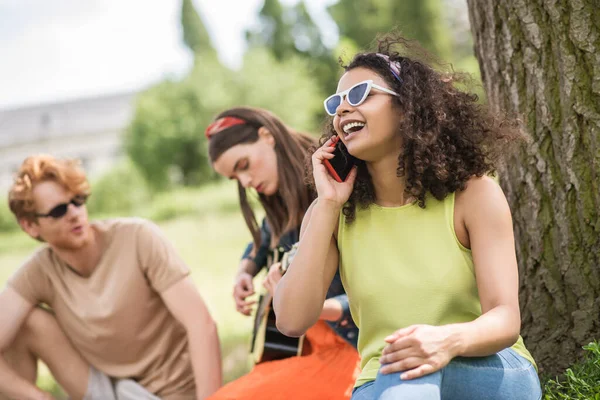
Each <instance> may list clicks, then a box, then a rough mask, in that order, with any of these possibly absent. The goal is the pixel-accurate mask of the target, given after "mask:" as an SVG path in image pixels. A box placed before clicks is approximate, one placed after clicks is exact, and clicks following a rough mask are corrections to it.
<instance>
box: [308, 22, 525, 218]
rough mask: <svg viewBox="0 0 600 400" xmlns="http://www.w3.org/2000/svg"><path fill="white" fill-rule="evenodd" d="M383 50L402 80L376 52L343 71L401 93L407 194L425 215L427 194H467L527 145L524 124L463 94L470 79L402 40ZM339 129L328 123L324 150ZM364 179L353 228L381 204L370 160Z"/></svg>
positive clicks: (401, 169) (401, 166)
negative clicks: (362, 72) (360, 72)
mask: <svg viewBox="0 0 600 400" xmlns="http://www.w3.org/2000/svg"><path fill="white" fill-rule="evenodd" d="M377 43H378V45H377V53H380V54H384V55H387V56H388V57H389V59H390V61H391V62H396V63H397V65H399V67H400V73H399V78H400V80H398V79H397V78H396V77H395V76H394V75H393V74H392V72H391V70H390V66H389V63H388V62H387V61H386V60H385V58H384V57H380V56H378V55H376V53H375V52H369V53H359V54H357V55H356V56H354V58H353V59H352V61H351V62H350V63H349V64H348V65H343V64H342V67H343V68H344V69H345V70H346V71H349V70H352V69H354V68H367V69H369V70H371V71H374V72H376V73H377V74H378V75H379V76H381V77H382V78H383V79H384V80H385V82H386V83H387V84H388V86H389V88H390V89H391V90H393V91H395V92H396V93H398V94H399V96H398V97H393V100H392V101H393V102H394V105H395V106H396V107H397V109H398V112H399V113H401V115H402V119H401V120H402V122H401V123H400V126H399V127H398V134H399V135H401V137H402V142H403V147H402V149H401V152H400V154H399V157H398V167H397V169H396V174H397V176H398V177H404V179H405V182H406V188H405V193H406V194H407V195H408V196H409V197H411V198H414V199H416V201H417V202H418V204H419V206H420V207H422V208H425V198H426V195H427V193H430V194H431V195H432V196H434V197H435V198H436V199H438V200H443V199H444V198H445V197H446V196H447V195H448V194H450V193H453V192H455V191H457V190H462V189H464V188H465V186H466V183H467V181H468V180H469V179H470V178H471V177H474V176H478V177H481V176H483V175H485V174H494V173H495V172H496V167H497V165H498V162H499V161H500V157H501V155H502V154H503V153H505V152H506V150H507V146H508V145H509V144H512V143H516V142H520V141H521V140H522V139H524V138H525V136H524V134H523V131H522V129H521V123H520V121H518V120H516V119H509V118H506V117H505V116H501V115H494V114H493V113H491V112H490V111H489V109H488V108H487V107H486V106H485V105H482V104H480V103H478V96H477V95H476V94H474V93H468V92H465V91H463V90H461V89H460V88H458V87H457V85H464V86H469V84H470V82H471V78H470V77H469V75H468V74H462V73H456V72H454V71H449V72H440V71H437V70H435V69H434V68H432V67H431V66H430V65H435V64H437V65H440V64H439V63H438V62H437V61H436V60H435V59H434V58H433V57H432V56H431V55H428V54H427V52H425V51H424V50H423V49H422V48H420V47H419V46H418V45H417V44H416V43H415V42H412V41H409V40H406V39H404V38H402V37H401V36H400V35H399V34H397V33H392V34H388V35H386V36H383V37H382V38H380V39H379V40H378V41H377ZM400 51H402V54H408V53H410V54H411V57H410V58H409V57H408V56H406V55H401V53H400ZM332 122H333V117H331V118H328V119H327V121H326V123H325V128H324V134H323V136H322V137H321V139H320V141H319V143H320V144H321V145H323V143H325V141H327V139H329V138H330V137H332V136H334V135H336V132H335V130H334V127H333V124H332ZM312 150H313V151H314V150H316V148H313V149H312ZM307 167H308V169H309V174H308V177H307V178H308V179H309V183H310V184H312V185H314V181H313V180H312V166H311V165H310V163H309V165H308V166H307ZM357 172H358V174H357V178H356V182H355V184H354V189H353V191H352V194H351V195H350V198H349V199H348V202H347V203H346V205H345V206H344V208H343V213H344V215H345V216H346V221H347V222H352V221H353V220H354V218H355V214H356V206H357V205H359V206H360V207H361V208H367V207H368V206H369V205H370V204H372V203H374V202H375V190H374V187H373V184H372V181H371V177H370V176H369V172H368V170H367V167H366V165H365V163H364V162H363V161H359V162H358V171H357Z"/></svg>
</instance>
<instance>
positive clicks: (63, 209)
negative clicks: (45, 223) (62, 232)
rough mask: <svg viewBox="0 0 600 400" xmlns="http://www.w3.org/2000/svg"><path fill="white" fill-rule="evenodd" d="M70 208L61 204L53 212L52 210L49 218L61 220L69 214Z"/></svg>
mask: <svg viewBox="0 0 600 400" xmlns="http://www.w3.org/2000/svg"><path fill="white" fill-rule="evenodd" d="M68 208H69V205H68V204H59V205H57V206H56V207H54V208H53V209H52V210H50V212H49V213H48V216H49V217H52V218H61V217H63V216H64V215H65V214H66V213H67V209H68Z"/></svg>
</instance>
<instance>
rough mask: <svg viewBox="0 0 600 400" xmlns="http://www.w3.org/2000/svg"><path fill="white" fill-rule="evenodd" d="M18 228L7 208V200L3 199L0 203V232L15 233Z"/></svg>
mask: <svg viewBox="0 0 600 400" xmlns="http://www.w3.org/2000/svg"><path fill="white" fill-rule="evenodd" d="M18 228H19V225H18V224H17V221H16V220H15V216H14V215H13V213H12V212H10V208H8V199H6V198H4V199H3V201H2V202H1V203H0V232H11V231H16V230H17V229H18Z"/></svg>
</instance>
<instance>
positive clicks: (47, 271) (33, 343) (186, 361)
mask: <svg viewBox="0 0 600 400" xmlns="http://www.w3.org/2000/svg"><path fill="white" fill-rule="evenodd" d="M89 195H90V187H89V184H88V181H87V179H86V176H85V173H84V172H83V170H82V169H80V167H79V165H78V163H77V162H75V161H72V160H57V159H55V158H53V157H50V156H36V157H30V158H28V159H26V160H25V162H24V163H23V165H22V166H21V168H20V170H19V172H18V174H17V177H16V178H15V182H14V184H13V185H12V187H11V189H10V192H9V203H10V209H11V211H12V212H13V213H14V214H15V216H16V218H17V220H18V222H19V224H20V226H21V228H22V229H23V230H24V231H25V232H26V233H27V234H28V235H29V236H31V237H32V238H34V239H37V240H39V241H42V242H45V243H46V244H47V245H46V246H44V247H43V248H41V249H40V250H38V251H36V252H35V253H34V254H33V255H32V256H31V257H30V258H29V259H28V260H27V261H26V262H25V263H24V264H23V265H22V266H21V268H19V270H18V271H17V272H16V273H15V274H14V276H13V277H12V278H11V279H10V280H9V282H8V285H7V287H6V288H5V289H4V291H2V292H1V293H0V355H1V356H0V393H3V394H4V395H5V396H8V398H16V399H49V398H51V397H50V395H49V394H48V393H45V392H43V391H41V390H40V389H38V388H36V387H35V385H34V382H35V380H36V366H37V360H38V358H39V359H41V360H42V361H44V362H45V363H46V364H47V365H48V367H49V369H50V371H51V373H52V375H53V376H54V378H55V379H56V381H57V382H58V383H59V384H60V385H61V386H62V387H63V388H64V390H65V391H66V392H67V394H68V395H69V396H70V397H71V398H72V399H82V398H83V399H93V400H111V399H117V400H121V399H127V400H129V399H157V398H162V399H169V400H171V399H177V400H179V399H194V398H198V399H203V398H205V397H207V396H208V395H210V394H211V393H212V392H214V391H215V390H216V389H217V388H219V386H220V385H221V361H220V349H219V340H218V336H217V330H216V326H215V323H214V321H213V320H212V318H211V316H210V314H209V312H208V310H207V308H206V306H205V304H204V302H203V300H202V298H201V297H200V294H199V293H198V291H197V290H196V287H195V286H194V284H193V282H192V280H191V278H190V277H189V269H188V267H187V266H186V265H185V263H184V262H183V261H182V260H181V258H180V257H179V256H178V255H177V253H176V252H175V250H174V249H173V247H172V246H171V245H170V244H169V243H168V242H167V240H166V239H165V238H164V237H163V235H162V234H161V232H160V231H159V229H158V228H157V227H156V226H155V225H154V224H152V223H150V222H148V221H145V220H142V219H113V220H105V221H97V222H92V223H90V222H89V221H88V215H87V210H86V206H85V202H86V199H87V197H88V196H89ZM42 304H44V305H46V306H47V307H44V308H42V307H40V305H42ZM0 397H2V395H0Z"/></svg>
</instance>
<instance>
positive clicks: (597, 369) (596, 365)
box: [544, 341, 600, 400]
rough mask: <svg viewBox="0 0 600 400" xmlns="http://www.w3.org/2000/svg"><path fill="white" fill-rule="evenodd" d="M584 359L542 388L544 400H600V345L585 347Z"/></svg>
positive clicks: (592, 344) (594, 343)
mask: <svg viewBox="0 0 600 400" xmlns="http://www.w3.org/2000/svg"><path fill="white" fill-rule="evenodd" d="M583 349H584V350H586V353H585V357H584V359H583V360H582V361H581V362H579V363H576V364H575V365H573V366H572V367H571V368H568V369H567V370H566V371H565V373H564V375H563V376H561V377H557V378H556V379H550V380H548V381H547V382H546V384H545V386H544V400H567V399H590V400H600V343H599V342H597V341H594V342H592V343H590V344H588V345H587V346H583Z"/></svg>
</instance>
